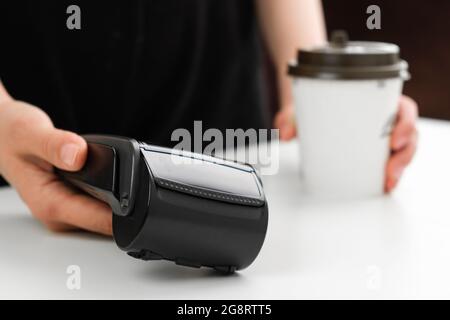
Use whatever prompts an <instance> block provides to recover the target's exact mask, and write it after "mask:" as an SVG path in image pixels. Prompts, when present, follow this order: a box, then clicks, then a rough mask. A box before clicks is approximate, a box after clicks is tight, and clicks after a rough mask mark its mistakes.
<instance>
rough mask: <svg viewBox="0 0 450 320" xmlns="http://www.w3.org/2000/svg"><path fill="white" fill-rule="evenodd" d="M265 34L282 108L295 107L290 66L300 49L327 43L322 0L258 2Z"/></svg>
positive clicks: (263, 0)
mask: <svg viewBox="0 0 450 320" xmlns="http://www.w3.org/2000/svg"><path fill="white" fill-rule="evenodd" d="M256 3H257V8H258V14H259V18H260V24H261V29H262V33H263V35H264V38H265V42H266V44H267V46H268V49H269V51H270V54H271V57H272V60H273V62H274V64H275V68H276V72H277V78H278V79H277V82H278V90H279V93H280V104H281V106H283V107H284V106H289V105H291V104H292V92H291V82H290V79H289V77H288V76H287V74H286V70H287V63H288V61H289V60H291V59H293V58H294V57H295V56H296V52H297V50H298V49H299V48H305V47H311V46H317V45H321V44H323V43H324V42H325V41H326V31H325V22H324V17H323V12H322V4H321V1H320V0H256Z"/></svg>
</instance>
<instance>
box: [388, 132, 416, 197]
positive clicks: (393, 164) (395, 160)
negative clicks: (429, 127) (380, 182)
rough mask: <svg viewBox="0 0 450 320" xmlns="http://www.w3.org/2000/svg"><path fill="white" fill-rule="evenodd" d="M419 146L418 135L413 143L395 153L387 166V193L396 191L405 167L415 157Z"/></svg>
mask: <svg viewBox="0 0 450 320" xmlns="http://www.w3.org/2000/svg"><path fill="white" fill-rule="evenodd" d="M416 145H417V135H415V136H414V137H413V139H412V140H411V142H410V143H409V144H408V145H407V146H406V147H405V148H404V149H402V150H400V151H398V152H396V153H394V154H393V155H392V156H391V158H390V159H389V161H388V163H387V165H386V185H385V190H386V192H390V191H391V190H392V189H394V188H395V187H396V185H397V183H398V181H399V180H400V177H401V176H402V174H403V171H404V169H405V167H406V166H407V165H408V164H409V163H410V162H411V160H412V158H413V157H414V153H415V151H416Z"/></svg>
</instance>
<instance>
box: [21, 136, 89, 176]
mask: <svg viewBox="0 0 450 320" xmlns="http://www.w3.org/2000/svg"><path fill="white" fill-rule="evenodd" d="M30 140H31V143H32V146H31V148H30V149H31V151H32V153H33V154H34V155H36V156H38V157H39V158H41V159H43V160H45V161H47V162H49V163H51V164H52V165H53V166H55V167H58V168H60V169H63V170H68V171H76V170H79V169H81V168H82V167H83V165H84V162H85V161H86V156H87V144H86V141H85V140H84V139H83V138H82V137H80V136H79V135H77V134H75V133H73V132H69V131H65V130H60V129H55V128H46V129H41V130H40V132H39V133H38V134H37V135H36V138H35V139H33V138H32V139H30ZM33 140H35V141H33Z"/></svg>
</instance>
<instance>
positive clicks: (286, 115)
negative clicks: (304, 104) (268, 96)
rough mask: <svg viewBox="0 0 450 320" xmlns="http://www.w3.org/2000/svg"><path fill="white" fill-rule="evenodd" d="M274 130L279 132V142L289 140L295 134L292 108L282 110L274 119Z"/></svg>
mask: <svg viewBox="0 0 450 320" xmlns="http://www.w3.org/2000/svg"><path fill="white" fill-rule="evenodd" d="M274 125H275V128H278V129H279V130H280V139H281V140H290V139H292V138H294V137H295V136H296V134H297V129H296V126H295V117H294V112H293V109H292V108H284V109H283V110H282V111H280V112H279V113H278V114H277V116H276V118H275V123H274Z"/></svg>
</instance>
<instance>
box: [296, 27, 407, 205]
mask: <svg viewBox="0 0 450 320" xmlns="http://www.w3.org/2000/svg"><path fill="white" fill-rule="evenodd" d="M407 68H408V66H407V63H406V62H405V61H403V60H401V59H400V58H399V48H398V47H397V46H396V45H393V44H388V43H379V42H349V41H347V38H346V35H345V34H344V33H342V32H339V33H335V34H334V35H333V37H332V42H331V43H329V44H328V45H326V46H324V47H321V48H315V49H312V50H301V51H300V52H299V54H298V58H297V61H296V62H295V63H293V64H291V65H290V66H289V74H290V75H291V76H292V77H293V92H294V100H295V109H296V110H295V111H296V121H297V127H298V134H299V138H300V148H301V166H302V168H301V169H302V170H301V172H302V179H303V184H304V187H305V191H307V192H308V193H311V194H314V195H318V196H323V197H327V198H360V197H367V196H374V195H381V194H383V192H384V179H385V167H386V162H387V159H388V157H389V143H390V133H391V129H392V126H393V124H394V123H395V120H396V114H397V106H398V100H399V97H400V94H401V92H402V87H403V81H404V80H405V79H407V78H408V77H409V74H408V73H407Z"/></svg>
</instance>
